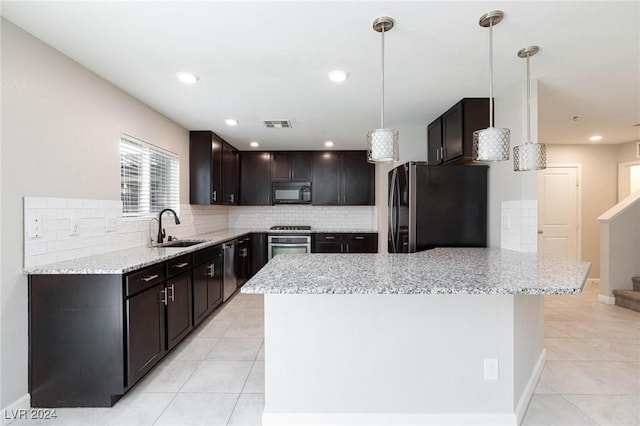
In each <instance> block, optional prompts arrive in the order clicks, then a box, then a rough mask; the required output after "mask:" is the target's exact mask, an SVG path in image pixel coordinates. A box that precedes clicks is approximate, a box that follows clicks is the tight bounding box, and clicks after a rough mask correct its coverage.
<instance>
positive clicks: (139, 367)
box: [126, 283, 166, 386]
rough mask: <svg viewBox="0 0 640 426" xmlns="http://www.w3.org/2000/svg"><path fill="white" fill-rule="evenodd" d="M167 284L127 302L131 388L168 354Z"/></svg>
mask: <svg viewBox="0 0 640 426" xmlns="http://www.w3.org/2000/svg"><path fill="white" fill-rule="evenodd" d="M163 297H164V283H160V284H157V285H155V286H153V287H151V288H149V289H148V290H146V291H144V292H142V293H140V294H138V295H137V296H134V297H132V298H130V299H127V301H126V309H127V353H128V357H127V360H128V373H129V374H128V380H127V386H131V385H133V384H134V383H135V382H137V381H138V380H139V379H140V378H141V377H142V376H144V374H145V373H146V372H147V371H149V370H150V369H151V368H152V367H153V366H154V365H155V364H156V363H157V362H158V361H160V359H162V357H163V356H164V354H165V352H166V346H165V339H164V337H165V321H164V314H165V305H164V303H163V302H162V299H163Z"/></svg>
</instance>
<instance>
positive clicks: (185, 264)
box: [171, 262, 189, 268]
mask: <svg viewBox="0 0 640 426" xmlns="http://www.w3.org/2000/svg"><path fill="white" fill-rule="evenodd" d="M187 265H189V262H184V263H176V264H175V265H173V266H171V267H172V268H184V267H185V266H187Z"/></svg>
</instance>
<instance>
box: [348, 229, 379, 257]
mask: <svg viewBox="0 0 640 426" xmlns="http://www.w3.org/2000/svg"><path fill="white" fill-rule="evenodd" d="M344 239H345V242H344V245H345V251H346V252H347V253H377V252H378V234H376V233H363V234H346V235H345V236H344Z"/></svg>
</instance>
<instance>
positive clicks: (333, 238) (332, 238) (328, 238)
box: [324, 237, 336, 240]
mask: <svg viewBox="0 0 640 426" xmlns="http://www.w3.org/2000/svg"><path fill="white" fill-rule="evenodd" d="M324 238H325V239H326V240H335V239H336V237H324Z"/></svg>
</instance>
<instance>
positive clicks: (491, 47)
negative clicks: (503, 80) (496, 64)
mask: <svg viewBox="0 0 640 426" xmlns="http://www.w3.org/2000/svg"><path fill="white" fill-rule="evenodd" d="M489 126H491V127H494V123H493V20H490V21H489Z"/></svg>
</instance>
